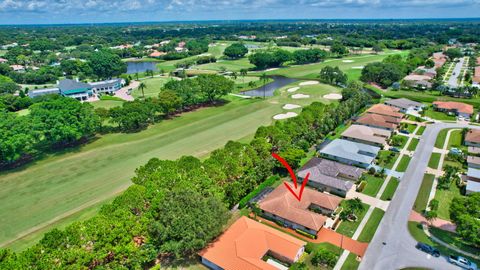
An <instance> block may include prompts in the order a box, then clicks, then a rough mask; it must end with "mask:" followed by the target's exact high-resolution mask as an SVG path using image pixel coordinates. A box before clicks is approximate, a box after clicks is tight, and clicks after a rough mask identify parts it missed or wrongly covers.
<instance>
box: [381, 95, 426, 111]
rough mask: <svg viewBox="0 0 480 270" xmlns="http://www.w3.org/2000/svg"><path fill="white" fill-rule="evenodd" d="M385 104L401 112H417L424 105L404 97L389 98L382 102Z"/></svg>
mask: <svg viewBox="0 0 480 270" xmlns="http://www.w3.org/2000/svg"><path fill="white" fill-rule="evenodd" d="M384 104H385V105H387V106H391V107H395V108H397V109H399V110H400V112H402V113H412V112H419V111H421V110H423V108H424V107H425V105H423V104H422V103H420V102H416V101H412V100H410V99H406V98H397V99H389V100H387V101H385V103H384Z"/></svg>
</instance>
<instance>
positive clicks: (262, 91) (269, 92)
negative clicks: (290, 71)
mask: <svg viewBox="0 0 480 270" xmlns="http://www.w3.org/2000/svg"><path fill="white" fill-rule="evenodd" d="M269 78H271V79H273V82H271V83H269V84H266V85H265V87H264V86H260V87H258V88H256V89H253V90H248V91H244V92H242V94H244V95H246V96H252V97H263V96H265V97H271V96H273V93H274V92H275V90H277V89H279V88H282V87H284V86H285V85H287V84H291V83H293V82H296V81H298V80H297V79H292V78H287V77H283V76H269Z"/></svg>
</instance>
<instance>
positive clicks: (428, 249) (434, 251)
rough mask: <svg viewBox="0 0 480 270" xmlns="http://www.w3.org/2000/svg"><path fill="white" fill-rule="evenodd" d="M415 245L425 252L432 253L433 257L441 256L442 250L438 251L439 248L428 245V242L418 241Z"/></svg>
mask: <svg viewBox="0 0 480 270" xmlns="http://www.w3.org/2000/svg"><path fill="white" fill-rule="evenodd" d="M415 247H416V248H417V249H419V250H421V251H423V252H426V253H428V254H430V255H432V256H433V257H440V251H438V249H436V248H434V247H432V246H430V245H427V244H425V243H422V242H418V243H417V245H416V246H415Z"/></svg>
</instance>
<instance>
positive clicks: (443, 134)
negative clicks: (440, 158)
mask: <svg viewBox="0 0 480 270" xmlns="http://www.w3.org/2000/svg"><path fill="white" fill-rule="evenodd" d="M448 131H449V129H442V130H440V132H439V133H438V136H437V139H436V140H435V147H436V148H439V149H443V145H444V144H445V140H446V139H447V133H448Z"/></svg>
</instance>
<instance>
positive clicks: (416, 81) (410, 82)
mask: <svg viewBox="0 0 480 270" xmlns="http://www.w3.org/2000/svg"><path fill="white" fill-rule="evenodd" d="M431 80H432V78H431V77H430V76H427V75H419V74H409V75H407V76H405V78H403V82H404V84H405V85H407V86H408V87H414V88H420V89H429V88H432V83H431V82H430V81H431Z"/></svg>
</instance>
